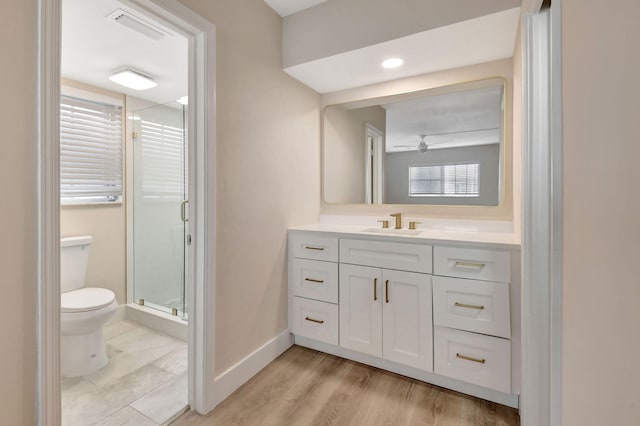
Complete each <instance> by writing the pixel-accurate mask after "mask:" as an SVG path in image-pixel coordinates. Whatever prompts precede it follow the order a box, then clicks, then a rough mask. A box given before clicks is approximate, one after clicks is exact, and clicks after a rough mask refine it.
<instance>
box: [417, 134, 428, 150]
mask: <svg viewBox="0 0 640 426" xmlns="http://www.w3.org/2000/svg"><path fill="white" fill-rule="evenodd" d="M419 136H420V143H419V144H418V152H421V153H422V152H427V150H428V149H429V146H428V145H427V143H426V142H425V141H424V138H426V137H427V135H419Z"/></svg>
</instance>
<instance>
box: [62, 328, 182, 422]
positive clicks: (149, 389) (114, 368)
mask: <svg viewBox="0 0 640 426" xmlns="http://www.w3.org/2000/svg"><path fill="white" fill-rule="evenodd" d="M104 338H105V341H106V345H107V354H108V355H109V364H107V366H106V367H104V368H103V369H101V370H100V371H98V372H96V373H94V374H92V375H89V376H85V377H79V378H63V379H62V424H63V425H69V426H84V425H100V426H112V425H117V426H122V425H137V426H147V425H163V424H167V423H169V422H170V421H172V420H174V419H175V418H176V417H177V416H178V415H180V414H181V413H182V412H183V411H184V409H185V408H186V407H187V344H186V343H185V342H182V341H180V340H176V339H173V338H171V337H168V336H165V335H162V334H159V333H157V332H155V331H152V330H149V329H148V328H145V327H142V326H140V325H138V324H135V323H132V322H128V321H121V322H117V323H114V324H111V325H108V326H106V327H105V328H104Z"/></svg>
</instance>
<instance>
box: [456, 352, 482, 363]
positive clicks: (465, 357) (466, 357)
mask: <svg viewBox="0 0 640 426" xmlns="http://www.w3.org/2000/svg"><path fill="white" fill-rule="evenodd" d="M456 358H460V359H464V360H467V361H473V362H477V363H478V364H485V363H486V362H487V360H486V359H484V358H482V359H480V358H473V357H470V356H466V355H461V354H456Z"/></svg>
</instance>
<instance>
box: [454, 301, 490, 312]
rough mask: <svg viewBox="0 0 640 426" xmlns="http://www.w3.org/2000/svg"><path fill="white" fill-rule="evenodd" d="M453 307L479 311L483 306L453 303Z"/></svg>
mask: <svg viewBox="0 0 640 426" xmlns="http://www.w3.org/2000/svg"><path fill="white" fill-rule="evenodd" d="M454 306H459V307H461V308H469V309H478V310H480V311H481V310H483V309H484V305H467V304H466V303H459V302H456V303H454Z"/></svg>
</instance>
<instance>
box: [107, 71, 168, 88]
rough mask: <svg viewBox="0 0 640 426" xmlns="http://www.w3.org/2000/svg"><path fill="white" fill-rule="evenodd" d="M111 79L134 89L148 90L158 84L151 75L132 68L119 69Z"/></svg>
mask: <svg viewBox="0 0 640 426" xmlns="http://www.w3.org/2000/svg"><path fill="white" fill-rule="evenodd" d="M109 80H111V81H113V82H114V83H118V84H119V85H121V86H124V87H128V88H130V89H133V90H147V89H151V88H152V87H156V86H157V85H158V83H156V82H155V81H153V79H152V78H151V77H149V76H146V75H144V74H142V73H140V72H138V71H134V70H132V69H130V68H127V69H124V70H122V71H118V72H117V73H115V74H113V75H112V76H111V77H109Z"/></svg>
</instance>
